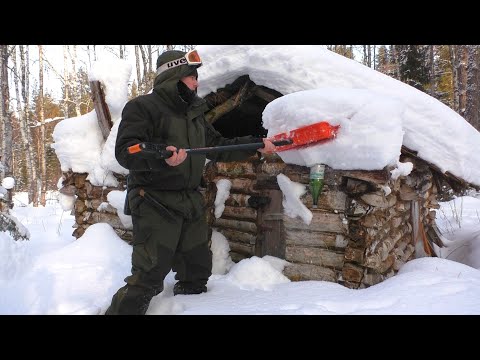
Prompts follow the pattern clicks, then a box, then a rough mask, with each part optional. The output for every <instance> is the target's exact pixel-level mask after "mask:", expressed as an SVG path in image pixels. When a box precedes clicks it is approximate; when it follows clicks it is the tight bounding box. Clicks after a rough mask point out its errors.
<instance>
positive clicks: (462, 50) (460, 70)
mask: <svg viewBox="0 0 480 360" xmlns="http://www.w3.org/2000/svg"><path fill="white" fill-rule="evenodd" d="M452 55H453V61H452V65H453V69H454V78H453V82H454V83H453V89H454V96H455V102H454V104H455V109H454V110H455V111H457V112H458V113H459V114H460V115H461V116H464V115H465V108H466V92H467V89H466V86H467V72H466V55H467V51H466V47H465V45H454V46H453V54H452Z"/></svg>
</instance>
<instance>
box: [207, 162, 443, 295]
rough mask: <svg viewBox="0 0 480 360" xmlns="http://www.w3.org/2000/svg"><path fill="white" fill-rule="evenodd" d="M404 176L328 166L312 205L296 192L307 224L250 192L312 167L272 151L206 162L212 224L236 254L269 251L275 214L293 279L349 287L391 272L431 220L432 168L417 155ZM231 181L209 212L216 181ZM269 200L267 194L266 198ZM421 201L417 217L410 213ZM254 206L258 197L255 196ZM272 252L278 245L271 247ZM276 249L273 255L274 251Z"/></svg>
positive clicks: (304, 179)
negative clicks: (220, 206) (262, 157)
mask: <svg viewBox="0 0 480 360" xmlns="http://www.w3.org/2000/svg"><path fill="white" fill-rule="evenodd" d="M401 161H402V162H405V161H411V162H412V163H414V170H413V171H412V173H411V174H409V175H408V176H406V177H400V178H398V179H396V180H394V179H392V178H391V176H390V172H389V170H391V169H384V170H381V171H358V170H355V171H343V170H333V169H331V168H329V167H326V172H325V186H324V189H323V192H322V194H321V196H320V199H319V204H318V208H317V209H312V198H311V196H310V193H309V191H307V192H306V194H305V195H304V196H303V197H302V198H301V201H302V203H303V204H304V205H305V206H306V207H308V208H309V210H310V211H311V212H312V214H313V218H312V221H311V223H310V224H309V225H307V224H305V223H304V222H303V221H302V220H300V219H298V218H296V219H292V218H290V217H288V216H286V215H284V214H283V213H280V214H279V213H275V214H270V213H268V211H266V207H259V208H257V209H255V208H252V204H249V199H250V202H251V198H252V197H253V198H255V197H260V198H262V196H265V194H271V191H273V190H279V187H278V184H277V181H276V176H277V175H278V174H280V173H282V174H284V175H286V176H288V177H289V178H290V180H292V181H295V182H298V183H301V184H304V185H306V186H307V190H308V182H309V169H308V168H306V167H301V166H297V165H290V164H285V163H283V162H282V161H281V160H280V159H279V158H278V157H277V156H271V157H269V158H268V159H267V161H263V162H261V161H259V160H256V159H255V158H252V159H250V161H249V162H246V163H231V164H215V163H209V164H208V165H207V167H206V171H205V174H206V179H207V182H208V183H209V188H208V189H207V193H208V197H207V205H208V206H209V223H210V225H211V226H212V227H214V228H215V229H216V230H217V231H219V232H221V233H222V234H223V235H224V236H225V237H226V238H227V239H228V241H229V244H230V248H231V256H232V259H233V260H234V261H239V260H241V259H243V258H245V257H250V256H253V255H257V256H264V255H274V254H269V253H268V251H267V252H265V249H267V250H268V249H272V247H271V246H267V247H266V246H264V244H262V242H263V241H265V238H266V234H267V235H268V234H269V232H271V231H274V230H275V229H276V228H274V227H272V226H271V223H268V226H267V221H265V219H276V220H277V221H278V222H279V225H280V227H279V228H280V229H281V232H280V233H279V236H278V238H277V239H276V241H278V243H279V244H281V245H282V247H283V252H279V253H281V254H282V255H283V256H280V257H282V258H284V259H286V260H287V261H288V262H290V264H291V265H289V266H287V267H286V268H285V270H284V274H285V275H286V276H287V277H289V278H290V279H291V280H294V281H295V280H325V281H332V282H338V283H341V284H344V285H345V286H347V287H350V288H364V287H368V286H371V285H373V284H376V283H379V282H381V281H383V280H385V279H387V278H389V277H391V276H393V275H394V274H395V273H396V272H397V271H398V270H399V268H400V267H401V266H402V265H403V264H404V263H405V262H407V261H408V260H410V259H412V258H413V257H414V256H415V241H422V236H421V231H424V232H427V231H428V229H429V228H430V227H431V226H432V224H433V221H434V218H435V212H434V211H433V210H434V209H436V208H438V203H437V201H436V188H435V185H434V181H433V179H432V178H433V176H432V172H431V170H430V168H429V167H428V166H427V165H426V164H424V163H423V162H421V161H419V160H418V159H414V158H407V157H404V156H402V158H401ZM220 179H228V180H230V181H231V182H232V188H231V193H230V197H229V198H228V199H227V201H226V207H225V211H224V212H223V214H222V216H221V217H220V218H219V219H216V218H215V216H214V215H213V214H214V210H215V208H214V200H215V194H216V186H215V182H216V181H218V180H220ZM271 200H272V199H271ZM414 202H417V203H418V208H419V211H418V213H417V216H418V221H416V222H415V221H413V219H412V208H413V205H412V204H413V203H414ZM253 205H255V203H253ZM276 251H277V250H276ZM274 256H278V255H274Z"/></svg>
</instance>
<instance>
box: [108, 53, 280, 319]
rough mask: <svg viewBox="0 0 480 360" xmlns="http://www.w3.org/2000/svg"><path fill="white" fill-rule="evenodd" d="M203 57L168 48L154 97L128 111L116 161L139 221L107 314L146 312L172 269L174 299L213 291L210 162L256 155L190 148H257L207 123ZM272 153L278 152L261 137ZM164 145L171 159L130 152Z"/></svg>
mask: <svg viewBox="0 0 480 360" xmlns="http://www.w3.org/2000/svg"><path fill="white" fill-rule="evenodd" d="M200 66H201V61H200V58H199V56H198V53H197V52H196V51H195V50H194V51H191V52H188V53H185V52H183V51H177V50H170V51H166V52H164V53H162V54H161V55H160V56H159V57H158V59H157V77H156V78H155V82H154V89H153V91H152V93H150V94H147V95H142V96H139V97H137V98H135V99H132V100H131V101H129V102H128V103H127V104H126V105H125V107H124V109H123V112H122V120H121V123H120V126H119V128H118V133H117V140H116V144H115V156H116V158H117V160H118V162H119V163H120V164H121V165H122V166H123V167H125V168H127V169H129V170H130V173H129V175H128V193H127V200H128V205H129V206H128V207H126V210H127V211H128V210H129V211H130V213H131V216H132V222H133V253H132V269H131V272H132V274H131V275H130V276H128V277H126V278H125V282H126V285H125V286H123V287H122V288H120V289H119V290H118V291H117V293H116V294H115V295H114V296H113V298H112V303H111V305H110V307H109V308H108V309H107V311H106V314H107V315H117V314H145V313H146V311H147V309H148V306H149V304H150V301H151V299H152V298H153V297H154V296H155V295H157V294H159V293H160V292H162V291H163V281H164V278H165V276H166V275H167V274H168V273H169V272H170V270H173V271H174V272H176V275H175V279H176V280H178V282H177V283H176V284H175V286H174V289H173V291H174V295H178V294H200V293H202V292H206V291H207V287H206V285H207V281H208V279H209V277H210V275H211V270H212V253H211V251H210V248H209V246H208V235H207V234H208V227H207V223H206V216H205V215H206V214H205V209H204V205H205V204H204V200H203V197H202V194H201V193H200V192H199V191H198V187H199V186H200V181H201V177H202V172H203V167H204V165H205V160H206V158H208V159H210V160H213V161H238V160H243V159H245V158H248V157H250V156H252V155H254V154H255V153H256V150H247V151H232V152H217V153H211V154H207V155H197V154H195V155H190V156H187V153H186V151H185V149H186V148H196V147H210V146H219V145H232V144H243V143H252V142H258V139H256V138H254V137H252V136H245V137H238V138H234V139H226V138H224V137H222V136H221V134H220V133H218V132H217V131H216V130H215V129H214V128H213V127H212V126H211V125H210V124H209V123H208V122H207V121H206V120H205V117H204V112H205V111H207V110H208V107H207V104H206V102H205V100H204V99H202V98H200V97H199V96H197V94H196V89H197V87H198V81H197V78H198V73H197V68H198V67H200ZM263 142H264V145H265V146H264V148H263V149H260V150H259V151H261V152H265V153H269V152H273V151H274V150H275V146H274V145H273V144H272V143H271V142H270V141H268V140H266V139H263ZM139 143H151V144H161V145H162V147H163V148H166V150H170V151H172V152H173V155H172V156H171V157H170V158H168V159H161V158H159V157H158V156H156V155H155V154H152V153H144V152H142V151H140V152H137V153H134V154H131V153H129V151H128V148H129V147H131V146H133V145H136V144H139Z"/></svg>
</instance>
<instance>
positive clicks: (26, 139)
mask: <svg viewBox="0 0 480 360" xmlns="http://www.w3.org/2000/svg"><path fill="white" fill-rule="evenodd" d="M22 48H23V47H22V46H19V52H20V57H21V58H22V57H23V56H22V54H21V53H22V51H23V49H22ZM14 49H15V48H14ZM21 65H25V64H24V63H23V64H21ZM13 72H14V79H15V95H16V98H17V113H18V122H19V124H18V125H19V126H18V127H19V129H20V137H21V144H22V147H23V149H22V150H23V151H21V152H20V154H25V155H24V156H25V158H24V159H22V161H25V162H26V166H25V167H26V170H27V179H26V184H27V187H28V189H29V191H28V203H29V204H30V203H31V202H32V200H33V199H32V195H33V191H32V189H33V188H32V182H33V179H35V177H34V176H33V164H32V148H31V136H29V133H30V127H29V126H28V124H27V120H26V116H25V111H24V106H22V101H21V97H20V85H19V81H18V80H19V79H21V80H22V83H21V87H22V94H23V92H24V84H23V76H19V73H20V71H19V70H18V66H17V54H16V51H14V52H13ZM21 72H22V74H23V73H25V69H24V68H22V69H21Z"/></svg>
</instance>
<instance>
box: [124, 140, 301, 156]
mask: <svg viewBox="0 0 480 360" xmlns="http://www.w3.org/2000/svg"><path fill="white" fill-rule="evenodd" d="M292 143H293V140H292V139H283V140H276V141H272V144H273V145H275V146H285V145H290V144H292ZM264 146H265V145H264V143H263V140H262V142H256V143H248V144H236V145H223V146H212V147H204V148H193V149H185V150H186V152H187V153H188V154H192V155H193V154H207V153H212V152H223V151H236V150H256V149H261V148H263V147H264ZM138 152H147V153H154V154H155V155H156V157H157V158H159V159H168V158H169V157H171V156H172V155H173V152H172V151H170V150H166V149H165V147H164V145H157V144H152V143H140V144H136V145H132V146H130V147H129V148H128V153H129V154H135V153H138Z"/></svg>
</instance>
